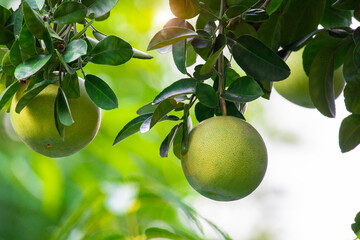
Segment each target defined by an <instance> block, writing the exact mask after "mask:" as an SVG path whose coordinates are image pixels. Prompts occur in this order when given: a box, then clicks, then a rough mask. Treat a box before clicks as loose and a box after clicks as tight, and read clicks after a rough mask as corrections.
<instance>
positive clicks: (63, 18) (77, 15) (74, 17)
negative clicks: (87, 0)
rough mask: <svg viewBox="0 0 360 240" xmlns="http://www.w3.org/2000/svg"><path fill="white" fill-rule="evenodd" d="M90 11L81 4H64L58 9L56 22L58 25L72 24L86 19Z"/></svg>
mask: <svg viewBox="0 0 360 240" xmlns="http://www.w3.org/2000/svg"><path fill="white" fill-rule="evenodd" d="M87 12H88V9H87V7H86V6H85V5H83V4H81V3H79V2H64V3H62V4H60V6H59V7H58V8H56V10H55V12H54V20H55V22H56V23H58V24H71V23H76V22H80V21H82V20H84V19H85V17H86V14H87Z"/></svg>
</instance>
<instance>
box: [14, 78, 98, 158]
mask: <svg viewBox="0 0 360 240" xmlns="http://www.w3.org/2000/svg"><path fill="white" fill-rule="evenodd" d="M79 83H80V97H78V98H74V99H71V98H69V99H68V101H69V106H70V110H71V113H72V117H73V119H74V121H75V122H74V124H72V125H71V126H69V127H65V137H64V139H63V138H62V137H61V136H60V135H59V133H58V131H57V129H56V125H55V118H54V104H55V98H56V95H57V92H58V88H59V86H58V85H56V84H50V85H49V86H47V87H46V88H45V89H44V90H43V91H42V92H41V93H40V94H39V95H37V96H36V97H35V98H34V99H33V100H31V102H30V103H29V104H28V105H27V106H26V107H25V108H24V109H23V110H22V111H21V112H20V114H18V113H16V112H15V108H16V105H17V103H18V101H19V100H20V98H21V97H22V96H23V95H24V94H23V91H24V90H25V87H21V88H20V90H19V91H18V92H17V93H16V94H15V96H14V98H13V100H12V104H11V110H10V116H11V122H12V125H13V127H14V130H15V132H16V133H17V135H18V136H19V137H20V139H21V140H22V141H23V142H24V143H26V145H28V146H29V147H30V148H31V149H33V150H34V151H36V152H38V153H40V154H43V155H45V156H48V157H65V156H69V155H71V154H74V153H76V152H77V151H79V150H80V149H82V148H84V147H85V146H87V145H88V144H89V143H90V142H91V141H92V140H93V139H94V137H95V136H96V134H97V132H98V130H99V127H100V121H101V115H100V109H99V108H98V107H97V106H96V105H95V104H94V103H93V102H92V101H91V99H90V98H89V96H88V95H87V93H86V91H85V86H84V80H82V79H79Z"/></svg>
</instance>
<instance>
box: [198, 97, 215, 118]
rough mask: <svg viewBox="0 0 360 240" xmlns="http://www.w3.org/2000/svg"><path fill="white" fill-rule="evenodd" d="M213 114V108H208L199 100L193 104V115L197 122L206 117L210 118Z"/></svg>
mask: <svg viewBox="0 0 360 240" xmlns="http://www.w3.org/2000/svg"><path fill="white" fill-rule="evenodd" d="M214 114H215V109H214V108H208V107H207V106H205V105H204V104H202V103H200V102H199V103H197V104H196V105H195V117H196V120H198V121H199V122H202V121H204V120H206V119H208V118H212V117H213V116H214Z"/></svg>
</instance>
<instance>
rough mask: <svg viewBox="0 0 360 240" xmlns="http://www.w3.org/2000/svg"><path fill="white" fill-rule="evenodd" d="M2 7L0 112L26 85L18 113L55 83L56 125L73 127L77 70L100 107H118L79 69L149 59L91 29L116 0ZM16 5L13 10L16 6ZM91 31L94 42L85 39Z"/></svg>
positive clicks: (29, 1)
mask: <svg viewBox="0 0 360 240" xmlns="http://www.w3.org/2000/svg"><path fill="white" fill-rule="evenodd" d="M16 2H17V1H15V3H14V2H13V3H12V1H9V3H8V4H2V6H0V62H1V67H0V92H2V94H1V96H0V110H1V109H6V110H9V106H10V103H11V99H12V97H13V95H14V94H15V93H16V92H17V91H18V90H19V89H20V88H21V86H22V85H25V86H26V90H25V91H24V95H23V97H22V98H21V99H20V101H19V102H18V104H17V106H16V108H15V110H16V112H17V113H20V112H21V110H22V109H23V108H24V107H26V106H27V104H28V103H29V102H30V101H31V100H32V99H33V98H34V97H36V96H37V95H38V94H39V93H40V92H41V91H42V90H43V89H45V88H46V87H47V86H48V85H49V84H55V83H57V84H59V90H58V94H57V97H56V100H55V123H56V126H57V129H58V131H59V134H60V135H62V136H63V133H64V131H63V130H64V127H65V126H70V125H72V124H73V123H74V121H73V118H72V114H71V110H70V108H69V104H68V99H71V98H77V97H79V96H80V88H79V79H78V75H77V72H76V71H78V70H81V71H82V74H83V76H84V78H85V89H86V92H87V94H88V95H89V96H90V98H91V99H92V101H93V102H94V103H95V104H96V105H97V106H98V107H100V108H102V109H105V110H110V109H114V108H117V106H118V101H117V98H116V95H115V93H114V92H113V91H112V89H111V88H110V87H109V86H108V85H107V83H106V82H104V81H103V80H102V79H100V78H99V77H97V76H94V75H90V74H88V75H86V74H85V72H84V70H83V67H84V66H85V65H86V64H87V63H88V62H92V63H95V64H104V65H113V66H117V65H120V64H123V63H125V62H127V61H129V60H130V59H131V58H141V59H150V58H152V57H151V56H150V55H148V54H146V53H143V52H141V51H139V50H136V49H134V48H132V46H131V45H130V44H129V43H128V42H126V41H125V40H123V39H121V38H119V37H117V36H106V35H105V34H103V33H101V32H99V31H97V30H96V29H95V28H94V27H93V26H92V24H93V22H94V21H103V20H106V19H107V18H108V17H109V15H110V11H111V9H113V8H114V7H115V5H116V4H117V2H118V0H82V1H77V0H76V1H73V0H67V1H61V0H60V1H58V0H46V1H45V0H22V1H21V2H18V4H16ZM14 5H15V6H16V7H14ZM88 29H92V34H93V36H94V37H95V38H91V37H89V36H87V34H86V32H87V30H88Z"/></svg>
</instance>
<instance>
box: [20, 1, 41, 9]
mask: <svg viewBox="0 0 360 240" xmlns="http://www.w3.org/2000/svg"><path fill="white" fill-rule="evenodd" d="M24 1H26V2H27V3H28V4H29V6H30V7H31V8H32V9H38V10H41V9H42V8H43V6H44V3H45V0H24Z"/></svg>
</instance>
